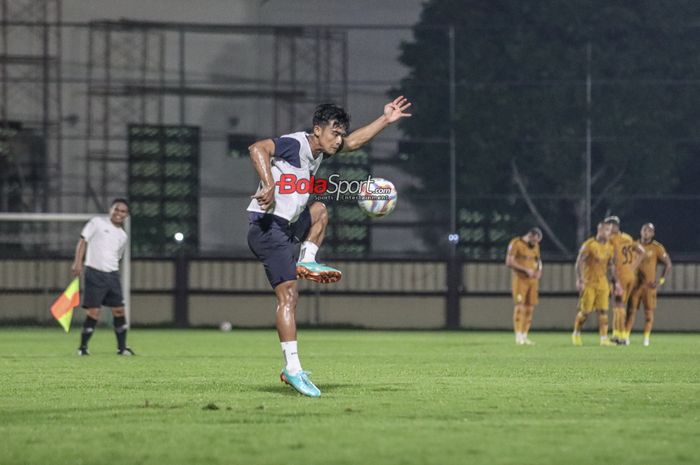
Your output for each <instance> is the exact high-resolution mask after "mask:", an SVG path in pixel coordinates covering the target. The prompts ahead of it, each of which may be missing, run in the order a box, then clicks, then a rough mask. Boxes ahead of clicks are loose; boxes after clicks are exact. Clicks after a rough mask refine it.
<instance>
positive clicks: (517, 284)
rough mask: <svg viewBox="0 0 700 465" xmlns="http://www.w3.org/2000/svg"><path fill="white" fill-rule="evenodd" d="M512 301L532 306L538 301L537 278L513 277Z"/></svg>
mask: <svg viewBox="0 0 700 465" xmlns="http://www.w3.org/2000/svg"><path fill="white" fill-rule="evenodd" d="M512 284H513V302H514V303H515V305H525V306H528V307H530V306H534V305H537V303H538V302H539V295H538V294H539V287H540V286H539V284H540V281H539V279H522V278H513V283H512Z"/></svg>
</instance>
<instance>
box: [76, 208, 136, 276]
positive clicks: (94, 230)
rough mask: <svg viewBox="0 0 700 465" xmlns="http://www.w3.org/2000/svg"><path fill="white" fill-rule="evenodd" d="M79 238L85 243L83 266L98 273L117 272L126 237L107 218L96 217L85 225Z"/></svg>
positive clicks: (122, 230) (123, 232)
mask: <svg viewBox="0 0 700 465" xmlns="http://www.w3.org/2000/svg"><path fill="white" fill-rule="evenodd" d="M80 236H81V237H82V238H83V239H85V242H87V253H86V256H85V265H86V266H89V267H90V268H94V269H96V270H99V271H104V272H108V273H109V272H112V271H119V260H120V259H121V258H122V256H123V255H124V249H125V248H126V242H127V236H126V232H125V231H124V229H122V228H120V227H117V226H115V225H114V224H113V223H112V222H111V221H110V219H109V218H107V217H104V216H96V217H94V218H93V219H91V220H90V221H88V222H87V224H85V226H84V227H83V230H82V232H81V233H80Z"/></svg>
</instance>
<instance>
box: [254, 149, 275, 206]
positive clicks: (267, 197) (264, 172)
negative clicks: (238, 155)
mask: <svg viewBox="0 0 700 465" xmlns="http://www.w3.org/2000/svg"><path fill="white" fill-rule="evenodd" d="M248 152H249V153H250V161H251V162H252V163H253V167H254V168H255V171H256V172H257V173H258V176H260V182H261V187H260V188H259V189H258V191H257V192H256V193H255V194H253V195H252V196H251V197H252V198H254V199H255V200H257V201H258V204H259V205H260V208H262V209H263V210H269V209H270V207H272V204H273V203H274V202H275V181H274V178H273V177H272V168H271V160H272V156H273V155H274V153H275V143H274V142H273V141H272V139H265V140H260V141H258V142H256V143H254V144H253V145H251V146H250V147H248Z"/></svg>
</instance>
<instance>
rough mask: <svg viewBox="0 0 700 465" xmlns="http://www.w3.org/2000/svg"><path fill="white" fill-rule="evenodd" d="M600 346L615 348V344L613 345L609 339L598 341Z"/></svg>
mask: <svg viewBox="0 0 700 465" xmlns="http://www.w3.org/2000/svg"><path fill="white" fill-rule="evenodd" d="M600 345H601V346H603V347H612V346H616V345H617V344H615V343H614V342H611V341H610V339H607V338H606V339H601V340H600Z"/></svg>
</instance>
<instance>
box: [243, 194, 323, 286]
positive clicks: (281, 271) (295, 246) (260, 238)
mask: <svg viewBox="0 0 700 465" xmlns="http://www.w3.org/2000/svg"><path fill="white" fill-rule="evenodd" d="M249 216H250V227H249V228H248V247H250V250H251V251H252V252H253V253H254V254H255V256H256V257H258V260H260V261H261V262H262V264H263V266H264V267H265V274H266V275H267V280H268V281H270V285H271V286H272V288H273V289H274V288H275V287H277V285H278V284H280V283H283V282H285V281H293V280H296V279H297V261H298V260H299V244H300V243H301V242H303V241H304V239H306V236H307V234H309V229H311V213H310V212H309V208H308V207H307V208H306V209H305V210H304V211H303V212H302V213H301V215H299V218H298V219H297V220H296V221H295V222H294V223H289V221H287V220H285V219H284V218H280V217H279V216H275V215H271V214H263V213H253V212H251V213H250V215H249Z"/></svg>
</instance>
